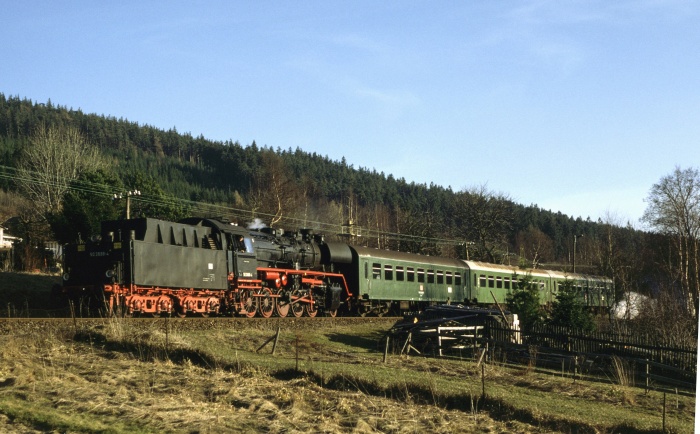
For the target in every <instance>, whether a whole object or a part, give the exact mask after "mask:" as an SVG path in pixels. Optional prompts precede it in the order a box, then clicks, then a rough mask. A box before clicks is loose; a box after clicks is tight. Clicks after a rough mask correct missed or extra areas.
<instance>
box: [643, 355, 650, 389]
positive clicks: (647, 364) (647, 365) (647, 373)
mask: <svg viewBox="0 0 700 434" xmlns="http://www.w3.org/2000/svg"><path fill="white" fill-rule="evenodd" d="M645 372H646V375H645V378H644V394H648V393H649V359H647V362H646V369H645Z"/></svg>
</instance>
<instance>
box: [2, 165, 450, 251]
mask: <svg viewBox="0 0 700 434" xmlns="http://www.w3.org/2000/svg"><path fill="white" fill-rule="evenodd" d="M0 179H7V180H10V181H13V182H17V181H21V182H25V183H31V184H38V185H44V186H47V187H59V186H60V187H63V188H66V189H67V190H70V191H75V192H79V193H83V194H89V195H96V196H103V197H111V198H115V196H116V197H117V198H118V197H119V195H120V194H121V195H122V198H123V197H124V195H125V194H126V193H127V191H124V190H115V189H114V187H113V186H110V185H107V184H100V183H94V182H90V181H83V180H81V181H77V180H69V179H67V178H60V177H59V178H54V179H47V178H46V177H45V176H42V175H41V174H40V173H38V172H35V171H31V170H19V169H17V168H14V167H10V166H4V165H0ZM130 200H132V201H133V203H142V204H146V205H152V206H173V205H175V206H186V207H188V208H190V209H191V210H193V211H198V212H200V213H210V215H209V217H214V215H213V214H216V213H221V215H220V216H218V217H223V218H228V219H231V218H236V219H249V220H248V222H251V221H252V220H253V219H255V218H260V219H270V220H271V219H272V218H273V217H275V215H274V214H270V213H264V212H259V211H252V210H249V209H242V208H236V207H232V206H228V205H221V204H213V203H207V202H200V201H193V200H189V199H183V198H178V197H174V196H170V197H163V196H155V195H149V194H144V193H143V192H141V194H140V195H132V196H130ZM281 221H283V222H284V223H285V224H288V225H296V226H300V225H301V226H302V227H308V225H312V226H313V227H314V228H317V229H322V230H329V231H334V232H335V234H340V233H341V232H342V228H343V226H344V225H342V224H337V223H328V222H323V221H320V220H314V219H308V218H298V217H289V216H284V217H282V219H281ZM356 228H357V229H358V231H359V232H360V233H361V234H362V237H366V238H370V237H372V238H374V237H383V238H384V239H388V240H394V241H404V242H426V243H435V244H449V245H458V244H464V241H463V240H457V239H451V238H441V237H426V236H421V235H411V234H403V233H399V232H389V231H383V230H380V229H371V228H367V227H359V226H357V227H356Z"/></svg>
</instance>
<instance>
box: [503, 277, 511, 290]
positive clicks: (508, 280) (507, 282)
mask: <svg viewBox="0 0 700 434" xmlns="http://www.w3.org/2000/svg"><path fill="white" fill-rule="evenodd" d="M503 285H504V286H505V288H506V289H510V277H504V278H503Z"/></svg>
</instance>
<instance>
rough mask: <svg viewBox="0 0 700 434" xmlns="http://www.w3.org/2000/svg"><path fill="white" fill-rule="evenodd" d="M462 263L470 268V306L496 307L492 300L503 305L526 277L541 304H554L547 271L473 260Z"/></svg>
mask: <svg viewBox="0 0 700 434" xmlns="http://www.w3.org/2000/svg"><path fill="white" fill-rule="evenodd" d="M464 262H465V264H466V266H467V267H468V268H469V271H468V276H469V277H468V278H469V285H470V288H471V296H470V299H469V301H470V302H471V303H473V304H482V305H483V304H486V305H491V304H495V303H494V300H495V301H498V303H505V301H506V297H507V296H508V294H510V293H511V292H513V291H514V290H517V289H518V288H519V285H520V281H521V279H523V278H524V277H525V276H529V278H530V281H531V282H532V283H534V284H536V285H537V288H538V290H539V291H538V292H539V296H540V303H541V304H547V303H551V302H552V301H553V295H554V294H553V283H552V278H551V274H550V272H549V271H547V270H538V269H521V268H518V267H513V266H510V265H497V264H489V263H486V262H476V261H464Z"/></svg>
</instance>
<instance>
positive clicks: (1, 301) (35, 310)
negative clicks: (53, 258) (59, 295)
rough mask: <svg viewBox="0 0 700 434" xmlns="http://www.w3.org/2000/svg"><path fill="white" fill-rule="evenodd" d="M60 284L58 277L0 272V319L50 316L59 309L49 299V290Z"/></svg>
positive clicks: (53, 301)
mask: <svg viewBox="0 0 700 434" xmlns="http://www.w3.org/2000/svg"><path fill="white" fill-rule="evenodd" d="M60 283H61V277H60V276H51V275H47V274H39V273H12V272H0V318H7V317H8V316H12V317H15V316H23V317H27V316H50V315H51V313H52V311H54V310H56V309H60V306H57V305H56V302H55V300H52V298H51V288H52V287H53V286H54V285H56V284H60Z"/></svg>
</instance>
